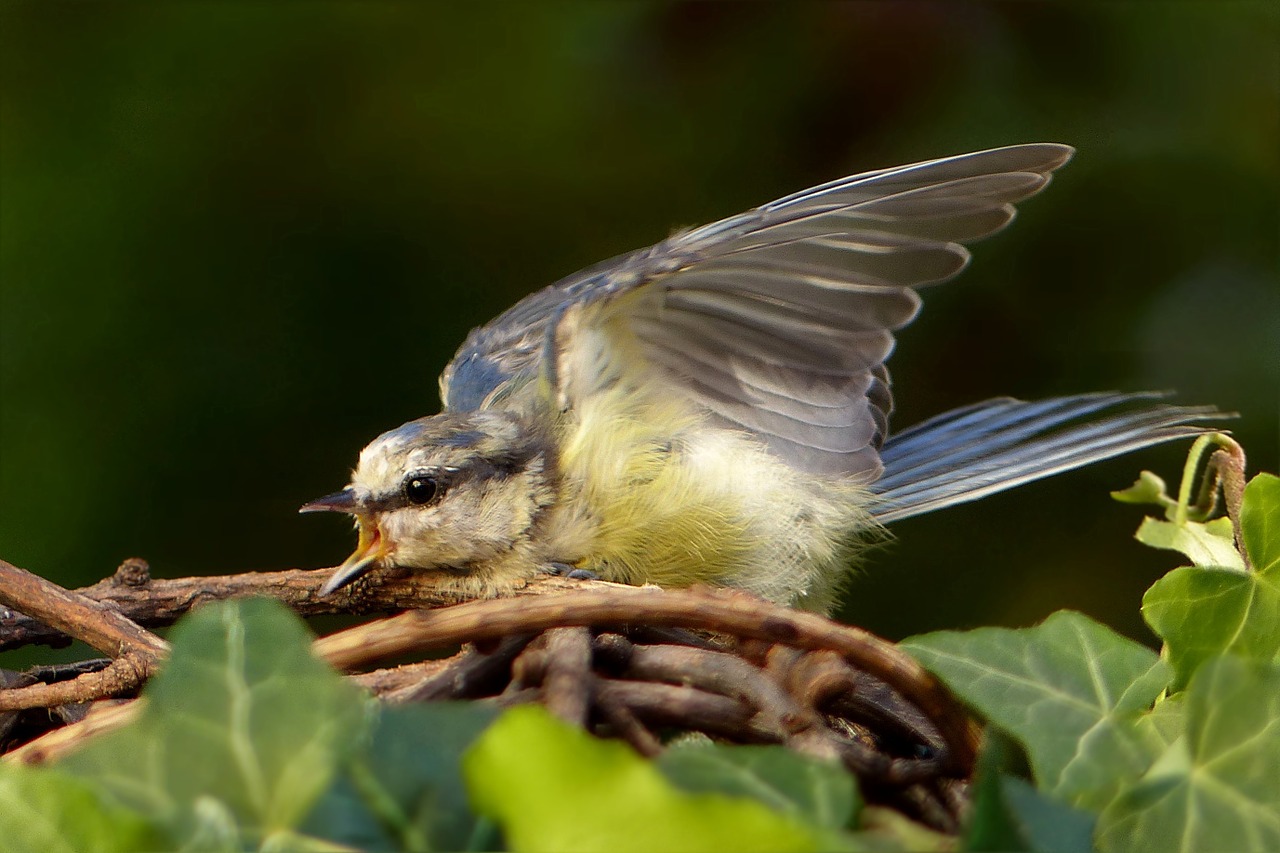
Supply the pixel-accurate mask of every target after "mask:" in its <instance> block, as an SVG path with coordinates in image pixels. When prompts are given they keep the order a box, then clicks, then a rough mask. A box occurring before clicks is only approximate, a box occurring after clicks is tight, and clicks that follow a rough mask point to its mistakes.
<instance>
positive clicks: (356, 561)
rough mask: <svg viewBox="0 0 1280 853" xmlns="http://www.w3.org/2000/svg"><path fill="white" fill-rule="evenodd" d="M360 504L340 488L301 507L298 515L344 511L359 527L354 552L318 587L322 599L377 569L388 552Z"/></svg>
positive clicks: (380, 534) (372, 521)
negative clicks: (358, 539) (354, 519)
mask: <svg viewBox="0 0 1280 853" xmlns="http://www.w3.org/2000/svg"><path fill="white" fill-rule="evenodd" d="M361 510H362V507H361V506H360V501H359V499H358V498H357V497H356V494H355V491H354V490H352V489H343V490H342V491H340V492H334V493H333V494H331V495H325V496H324V497H322V498H317V499H316V500H314V501H311V502H310V503H307V504H303V505H302V508H301V509H299V510H298V512H345V513H349V514H351V515H354V516H355V517H356V521H357V522H358V524H359V527H360V541H359V542H358V543H357V544H356V550H355V552H354V553H353V554H352V555H351V556H350V557H347V559H346V561H345V562H343V564H342V565H341V566H338V567H337V568H336V569H334V570H333V574H332V575H330V576H329V579H328V580H327V581H325V582H324V586H322V587H320V592H319V594H320V595H321V596H325V595H328V594H330V593H331V592H334V591H335V590H338V589H341V588H342V587H344V586H346V585H347V584H349V583H351V582H352V581H354V580H356V579H357V578H360V577H363V576H364V575H366V574H368V573H369V572H371V571H373V570H374V569H376V568H378V566H379V564H380V563H381V562H382V560H383V559H384V558H385V557H386V556H387V555H388V554H389V553H390V550H391V549H390V548H388V547H387V542H386V539H385V538H384V537H383V535H382V529H381V528H380V527H379V526H378V522H377V520H376V519H375V518H374V517H373V516H372V515H369V514H367V513H366V512H362V511H361Z"/></svg>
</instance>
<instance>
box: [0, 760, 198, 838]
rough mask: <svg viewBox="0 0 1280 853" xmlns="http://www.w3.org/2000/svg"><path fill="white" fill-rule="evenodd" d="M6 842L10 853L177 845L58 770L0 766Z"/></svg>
mask: <svg viewBox="0 0 1280 853" xmlns="http://www.w3.org/2000/svg"><path fill="white" fill-rule="evenodd" d="M0 838H2V839H4V845H3V846H4V849H5V850H6V851H9V853H132V851H134V850H167V849H170V848H172V847H173V846H174V845H173V842H172V841H169V840H167V839H166V837H165V836H164V835H163V834H162V833H161V832H160V831H159V829H158V828H157V827H155V826H154V825H153V824H152V823H150V822H148V821H147V820H146V819H145V818H144V817H143V816H142V815H140V814H138V813H137V812H133V811H130V810H128V809H125V808H122V807H120V806H117V805H113V804H111V803H106V802H103V801H102V799H101V797H99V796H98V794H97V793H96V792H95V791H94V790H93V788H92V786H91V785H90V784H89V783H87V782H85V781H83V780H80V779H75V778H72V777H70V776H68V775H66V774H65V773H62V772H60V771H58V770H49V769H45V768H35V767H21V766H17V765H13V764H4V763H0Z"/></svg>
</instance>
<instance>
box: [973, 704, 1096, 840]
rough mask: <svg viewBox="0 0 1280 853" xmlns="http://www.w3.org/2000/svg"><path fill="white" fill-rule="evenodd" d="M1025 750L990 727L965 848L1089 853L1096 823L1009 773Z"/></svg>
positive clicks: (979, 768) (980, 756)
mask: <svg viewBox="0 0 1280 853" xmlns="http://www.w3.org/2000/svg"><path fill="white" fill-rule="evenodd" d="M1020 752H1021V750H1020V749H1019V747H1018V746H1017V744H1015V743H1013V742H1012V741H1011V740H1010V739H1009V736H1008V735H1005V734H1004V733H1003V732H1001V731H1000V730H999V729H993V728H988V729H987V731H986V733H985V735H984V737H983V744H982V753H981V754H980V755H979V756H978V767H977V774H976V778H975V780H974V784H973V800H972V806H971V808H970V811H969V821H968V825H967V826H966V827H965V834H964V849H965V850H968V851H973V853H978V851H1022V853H1041V851H1044V853H1050V851H1052V853H1076V851H1079V853H1089V851H1091V850H1092V848H1093V841H1092V839H1093V827H1094V824H1095V823H1096V818H1095V817H1094V816H1093V815H1092V814H1089V813H1087V812H1081V811H1078V810H1076V809H1073V808H1071V807H1069V806H1064V805H1062V804H1061V803H1057V802H1054V801H1053V800H1050V799H1047V798H1046V797H1045V796H1044V795H1043V794H1041V793H1040V792H1038V791H1036V790H1035V789H1034V788H1032V787H1031V786H1030V785H1028V784H1027V783H1026V782H1024V781H1023V780H1022V779H1019V778H1017V777H1016V776H1014V775H1012V773H1010V772H1008V771H1009V770H1010V768H1011V767H1012V766H1014V765H1015V764H1017V763H1018V762H1017V761H1015V757H1018V756H1019V754H1020Z"/></svg>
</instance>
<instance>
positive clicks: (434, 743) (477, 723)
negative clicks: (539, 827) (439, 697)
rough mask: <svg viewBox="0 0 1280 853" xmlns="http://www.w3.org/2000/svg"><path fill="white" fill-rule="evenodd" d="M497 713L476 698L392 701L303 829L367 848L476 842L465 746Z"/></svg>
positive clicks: (466, 846) (452, 845) (413, 848)
mask: <svg viewBox="0 0 1280 853" xmlns="http://www.w3.org/2000/svg"><path fill="white" fill-rule="evenodd" d="M497 716H498V713H497V711H496V710H495V709H493V708H488V707H484V706H481V705H477V704H475V703H469V702H432V703H416V704H412V705H404V706H389V707H386V708H384V709H383V710H382V713H381V714H380V715H379V718H378V720H377V722H376V724H375V726H374V729H373V733H372V737H371V738H369V740H368V742H367V744H366V745H364V746H363V747H362V749H361V750H360V751H359V752H357V753H356V754H355V755H353V756H352V757H351V759H350V760H349V761H348V763H347V765H346V767H345V768H344V770H343V773H342V775H341V776H340V777H339V778H338V780H337V782H336V783H335V784H334V786H333V787H332V788H330V790H329V791H328V792H327V793H326V794H325V795H324V797H322V798H321V799H320V801H319V802H318V803H317V804H316V806H315V808H314V809H313V810H312V812H311V815H310V817H308V818H307V820H306V822H305V823H304V824H303V826H302V830H303V831H304V832H307V833H309V834H311V835H315V836H319V837H321V838H333V839H341V840H342V842H343V843H345V844H351V845H354V846H356V847H359V848H360V849H361V850H405V851H417V850H465V849H472V846H473V841H472V839H473V838H475V836H476V833H477V821H478V818H477V817H476V816H475V815H474V814H472V812H471V810H470V808H469V807H468V803H467V795H466V791H465V789H464V788H463V783H462V770H461V761H462V754H463V752H465V751H466V749H467V748H468V747H470V746H471V744H472V743H473V742H474V741H475V739H476V737H477V736H478V735H479V734H480V732H482V731H484V729H485V728H487V727H488V726H489V725H490V724H491V723H492V722H493V721H494V719H496V718H497Z"/></svg>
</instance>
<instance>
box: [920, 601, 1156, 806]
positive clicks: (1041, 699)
mask: <svg viewBox="0 0 1280 853" xmlns="http://www.w3.org/2000/svg"><path fill="white" fill-rule="evenodd" d="M902 647H903V648H904V649H905V650H906V651H907V652H909V653H910V654H912V655H914V656H915V657H916V658H917V659H918V660H919V661H920V662H921V663H922V664H924V665H925V666H926V667H928V668H929V670H931V671H932V672H933V673H934V674H936V675H937V676H938V677H939V678H940V679H942V681H943V682H944V683H946V685H947V686H948V687H949V688H951V690H952V691H953V692H954V693H956V695H958V696H959V697H960V698H961V699H963V700H964V701H965V702H966V703H967V704H968V705H970V706H971V707H972V708H974V709H975V710H976V711H978V713H980V714H981V715H982V716H984V717H986V718H987V719H988V720H990V721H991V722H992V723H994V724H995V725H997V726H999V727H1000V728H1001V729H1003V730H1004V731H1006V732H1009V733H1010V734H1012V735H1013V736H1014V737H1015V738H1016V739H1017V740H1018V742H1019V743H1021V744H1022V746H1023V747H1024V748H1025V749H1026V751H1027V757H1028V760H1029V761H1030V763H1031V768H1032V771H1033V773H1034V776H1035V779H1036V782H1037V784H1038V787H1039V788H1040V789H1041V790H1044V791H1047V792H1048V793H1050V794H1051V795H1053V796H1055V797H1058V798H1060V799H1062V800H1064V801H1066V802H1069V803H1071V804H1073V805H1077V806H1080V807H1083V808H1089V809H1099V808H1101V807H1102V806H1104V805H1106V803H1107V802H1109V801H1110V800H1111V799H1112V798H1113V797H1114V796H1115V795H1116V794H1117V793H1118V792H1119V791H1120V790H1121V789H1122V788H1123V786H1124V785H1125V784H1126V782H1127V781H1129V780H1132V779H1135V778H1137V777H1138V776H1140V775H1141V774H1142V773H1143V772H1145V771H1146V770H1147V768H1148V767H1149V766H1150V764H1151V762H1152V761H1153V760H1154V759H1155V757H1156V756H1157V755H1158V754H1159V750H1160V749H1161V748H1162V746H1163V744H1162V743H1161V742H1160V741H1159V740H1158V739H1157V738H1155V737H1153V736H1152V733H1151V731H1150V729H1149V728H1143V727H1140V726H1139V725H1138V721H1139V719H1140V718H1141V716H1142V714H1143V713H1144V712H1146V711H1147V710H1149V709H1150V708H1151V705H1152V702H1153V701H1154V700H1155V698H1156V696H1157V695H1159V693H1160V692H1161V690H1163V689H1164V686H1165V684H1167V682H1168V677H1169V673H1168V670H1167V668H1166V665H1165V664H1164V663H1163V662H1161V661H1160V660H1159V659H1158V658H1157V656H1156V654H1155V653H1154V652H1152V651H1151V650H1150V649H1148V648H1146V647H1145V646H1142V645H1139V644H1138V643H1135V642H1133V641H1132V640H1129V639H1126V638H1124V637H1122V636H1120V635H1119V634H1116V633H1115V632H1114V631H1111V630H1110V629H1109V628H1106V627H1105V626H1103V625H1100V624H1098V623H1097V622H1094V621H1093V620H1092V619H1089V618H1088V617H1086V616H1084V615H1082V614H1079V613H1073V612H1070V611H1060V612H1058V613H1055V614H1053V615H1052V616H1050V617H1049V618H1048V619H1046V620H1045V621H1044V622H1043V623H1041V624H1040V625H1037V626H1036V627H1034V628H1026V629H1021V630H1011V629H1007V628H980V629H978V630H976V631H967V632H952V631H941V632H938V633H934V634H926V635H924V636H921V637H915V638H911V639H908V640H905V641H903V643H902Z"/></svg>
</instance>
